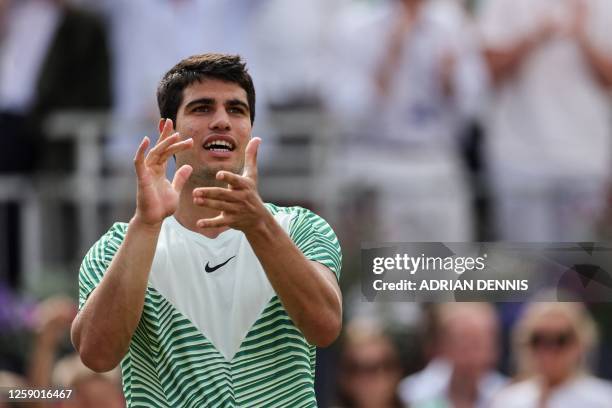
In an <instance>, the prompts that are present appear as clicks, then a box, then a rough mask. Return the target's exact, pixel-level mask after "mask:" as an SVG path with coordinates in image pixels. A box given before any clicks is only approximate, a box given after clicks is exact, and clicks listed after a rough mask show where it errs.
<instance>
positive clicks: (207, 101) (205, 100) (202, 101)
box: [185, 98, 215, 109]
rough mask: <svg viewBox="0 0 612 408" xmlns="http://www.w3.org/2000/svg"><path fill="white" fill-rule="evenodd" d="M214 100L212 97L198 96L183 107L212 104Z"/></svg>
mask: <svg viewBox="0 0 612 408" xmlns="http://www.w3.org/2000/svg"><path fill="white" fill-rule="evenodd" d="M214 104H215V100H214V99H213V98H199V99H194V100H193V101H190V102H189V103H188V104H187V105H185V109H188V108H191V107H192V106H194V105H214Z"/></svg>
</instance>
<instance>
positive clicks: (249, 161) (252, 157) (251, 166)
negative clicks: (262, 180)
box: [243, 137, 261, 181]
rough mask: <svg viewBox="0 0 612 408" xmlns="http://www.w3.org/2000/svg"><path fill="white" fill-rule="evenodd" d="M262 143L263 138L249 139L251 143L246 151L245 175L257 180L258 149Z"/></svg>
mask: <svg viewBox="0 0 612 408" xmlns="http://www.w3.org/2000/svg"><path fill="white" fill-rule="evenodd" d="M260 144H261V139H260V138H258V137H254V138H252V139H251V140H249V144H247V147H246V149H245V151H244V173H243V175H244V176H245V177H248V178H250V179H251V180H253V181H257V150H258V149H259V145H260Z"/></svg>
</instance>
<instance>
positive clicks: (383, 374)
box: [337, 321, 403, 408]
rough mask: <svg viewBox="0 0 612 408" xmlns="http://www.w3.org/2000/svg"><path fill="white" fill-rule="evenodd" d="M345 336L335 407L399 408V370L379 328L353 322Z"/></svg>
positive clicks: (391, 346) (390, 344)
mask: <svg viewBox="0 0 612 408" xmlns="http://www.w3.org/2000/svg"><path fill="white" fill-rule="evenodd" d="M345 333H346V335H345V338H344V343H343V349H342V353H341V357H340V367H339V373H338V390H339V392H338V405H337V407H341V408H351V407H354V408H392V407H402V406H403V405H402V403H401V401H400V399H399V398H398V395H397V385H398V383H399V381H400V379H401V378H402V368H401V364H400V359H399V354H398V352H397V349H396V347H395V345H394V344H393V342H392V341H391V339H390V338H389V337H388V336H386V335H385V334H384V333H383V332H382V331H381V330H379V328H378V327H376V326H374V325H372V324H370V323H366V322H364V321H353V322H352V323H350V324H349V325H347V329H346V332H345Z"/></svg>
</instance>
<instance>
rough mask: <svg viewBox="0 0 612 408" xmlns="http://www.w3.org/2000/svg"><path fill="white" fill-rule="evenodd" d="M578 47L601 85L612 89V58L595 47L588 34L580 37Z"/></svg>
mask: <svg viewBox="0 0 612 408" xmlns="http://www.w3.org/2000/svg"><path fill="white" fill-rule="evenodd" d="M578 45H579V47H580V49H581V50H582V53H583V55H584V56H585V58H586V60H587V62H588V64H589V66H590V67H591V68H592V70H593V72H594V73H595V76H596V77H597V80H598V81H599V82H600V84H601V85H602V86H604V87H605V88H612V58H611V57H609V56H607V55H604V54H603V53H601V52H600V51H599V50H598V49H597V48H596V47H594V46H593V45H592V44H591V42H590V40H589V39H588V38H587V35H586V34H582V35H579V36H578Z"/></svg>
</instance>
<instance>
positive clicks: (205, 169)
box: [175, 79, 251, 186]
mask: <svg viewBox="0 0 612 408" xmlns="http://www.w3.org/2000/svg"><path fill="white" fill-rule="evenodd" d="M175 126H176V131H177V132H180V134H181V137H182V138H183V139H187V138H190V137H191V138H193V148H191V149H189V150H186V151H183V152H180V153H177V155H176V164H177V168H179V167H180V166H182V165H184V164H189V165H190V166H191V167H193V173H192V175H191V177H190V180H189V181H190V183H191V184H193V185H195V186H206V185H211V184H216V183H215V175H216V173H217V172H218V171H219V170H227V171H231V172H233V173H241V172H242V169H243V167H244V151H245V149H246V145H247V143H248V142H249V140H250V139H251V119H250V110H249V105H248V102H247V95H246V91H245V90H244V89H242V88H241V87H240V85H238V84H235V83H232V82H225V81H221V80H218V79H205V80H203V81H201V82H194V83H193V84H191V85H189V86H188V87H187V88H185V89H184V90H183V101H182V103H181V105H180V106H179V109H178V112H177V115H176V125H175Z"/></svg>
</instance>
